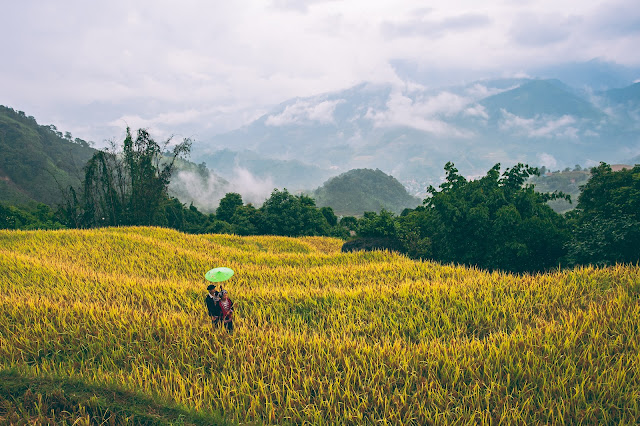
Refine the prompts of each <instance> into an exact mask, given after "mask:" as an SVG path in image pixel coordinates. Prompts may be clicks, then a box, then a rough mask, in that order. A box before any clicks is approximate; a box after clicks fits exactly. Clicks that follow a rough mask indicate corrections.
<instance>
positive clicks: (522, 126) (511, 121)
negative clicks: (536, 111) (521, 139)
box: [499, 109, 578, 139]
mask: <svg viewBox="0 0 640 426" xmlns="http://www.w3.org/2000/svg"><path fill="white" fill-rule="evenodd" d="M500 111H501V113H502V119H501V121H500V123H499V127H500V130H503V131H513V132H515V133H516V134H521V135H525V136H527V137H530V138H536V137H542V138H551V137H565V138H571V139H576V138H577V137H578V129H577V128H576V127H574V126H572V124H575V123H576V119H575V118H574V117H572V116H570V115H563V116H562V117H560V118H549V117H541V116H536V117H533V118H523V117H519V116H517V115H515V114H512V113H510V112H509V111H506V110H504V109H501V110H500Z"/></svg>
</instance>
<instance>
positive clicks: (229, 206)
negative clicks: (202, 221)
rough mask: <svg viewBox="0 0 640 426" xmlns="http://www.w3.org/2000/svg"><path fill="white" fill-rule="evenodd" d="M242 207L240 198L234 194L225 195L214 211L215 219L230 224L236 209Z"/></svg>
mask: <svg viewBox="0 0 640 426" xmlns="http://www.w3.org/2000/svg"><path fill="white" fill-rule="evenodd" d="M242 205H243V202H242V196H241V195H240V194H238V193H236V192H230V193H228V194H226V195H225V196H224V197H223V198H222V200H220V204H219V205H218V208H217V209H216V217H217V218H218V220H224V221H225V222H231V218H232V217H233V214H234V213H235V211H236V209H237V208H238V207H241V206H242Z"/></svg>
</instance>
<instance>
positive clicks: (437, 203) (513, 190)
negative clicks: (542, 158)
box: [398, 163, 567, 272]
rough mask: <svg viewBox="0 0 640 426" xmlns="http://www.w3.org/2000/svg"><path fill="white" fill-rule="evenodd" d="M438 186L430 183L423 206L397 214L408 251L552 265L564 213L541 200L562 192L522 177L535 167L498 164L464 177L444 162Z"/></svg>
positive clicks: (530, 266)
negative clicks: (470, 177) (471, 177)
mask: <svg viewBox="0 0 640 426" xmlns="http://www.w3.org/2000/svg"><path fill="white" fill-rule="evenodd" d="M445 171H446V180H445V182H444V183H442V184H441V185H440V191H438V190H436V189H435V188H433V187H430V188H429V193H430V197H429V198H427V199H425V200H424V204H425V206H424V207H423V208H417V209H415V210H414V211H411V212H406V213H405V215H404V216H401V217H400V218H399V230H398V235H399V238H401V240H402V241H403V243H404V245H405V250H406V252H407V253H408V254H409V255H411V256H412V257H420V258H430V259H434V260H437V261H440V262H446V263H448V262H455V263H462V264H466V265H475V266H478V267H481V268H486V269H490V270H508V271H513V272H534V271H543V270H547V269H549V268H552V267H554V266H557V264H558V260H559V259H560V257H561V256H562V255H563V254H564V251H563V245H564V243H565V241H566V239H567V232H566V229H565V228H566V226H565V221H564V219H563V218H562V217H561V216H560V215H558V214H557V213H555V212H554V211H553V210H551V208H550V207H549V206H547V205H546V202H547V201H549V200H551V199H556V198H560V197H564V194H561V193H555V194H540V193H537V192H535V191H534V189H533V186H532V185H525V184H524V183H525V182H526V180H527V179H528V178H529V176H531V175H535V174H537V173H538V171H537V169H535V168H532V167H529V166H526V165H522V164H518V165H516V166H515V167H513V168H511V169H507V170H506V171H505V172H504V173H503V174H502V176H501V175H500V165H499V164H496V165H495V166H494V167H492V168H491V169H490V170H489V171H488V172H487V175H486V176H484V177H482V178H481V179H478V180H474V181H467V180H466V179H465V178H464V177H463V176H461V175H460V174H458V170H457V169H456V168H455V167H454V165H453V164H452V163H447V164H446V165H445Z"/></svg>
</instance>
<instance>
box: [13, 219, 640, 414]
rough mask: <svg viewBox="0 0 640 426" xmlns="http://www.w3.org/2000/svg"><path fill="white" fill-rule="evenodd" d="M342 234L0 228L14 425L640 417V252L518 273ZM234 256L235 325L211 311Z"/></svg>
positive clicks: (233, 295) (231, 287)
mask: <svg viewBox="0 0 640 426" xmlns="http://www.w3.org/2000/svg"><path fill="white" fill-rule="evenodd" d="M342 243H343V241H342V240H339V239H332V238H328V237H301V238H288V237H269V236H253V237H239V236H234V235H216V234H204V235H188V234H183V233H180V232H177V231H173V230H169V229H163V228H155V227H122V228H100V229H94V230H61V231H0V263H1V268H2V272H3V273H2V279H1V281H0V283H1V284H0V289H1V292H0V396H1V399H0V423H5V424H34V423H35V424H47V423H59V424H63V423H65V422H66V423H67V424H123V423H134V424H135V423H145V424H166V423H179V424H247V423H248V424H303V423H307V424H576V423H582V424H634V423H638V422H640V402H639V401H640V355H639V353H640V351H639V349H640V348H639V346H640V330H639V328H640V303H639V302H638V295H639V294H640V268H639V267H638V266H637V265H636V266H612V267H607V268H591V267H578V268H575V269H573V270H562V271H557V272H549V273H545V274H535V275H529V274H524V275H512V274H506V273H500V272H492V273H489V272H485V271H483V270H479V269H474V268H468V267H461V266H453V265H440V264H437V263H432V262H422V261H415V260H410V259H409V258H407V257H405V256H403V255H399V254H395V253H392V252H387V251H373V252H357V253H342V252H341V251H340V248H341V245H342ZM219 265H223V266H228V267H230V268H232V269H233V270H234V271H235V272H236V273H235V275H234V277H233V278H232V279H231V280H229V282H228V284H227V286H226V287H227V288H228V289H229V292H230V294H231V297H232V298H233V300H234V302H235V306H236V325H235V330H234V332H233V334H227V333H225V332H224V331H220V330H214V329H213V328H212V326H211V324H210V322H209V321H208V318H207V316H206V313H205V311H204V303H203V297H204V296H205V295H206V290H205V288H206V282H205V281H204V277H203V274H204V272H206V271H207V270H208V269H210V268H212V267H214V266H219ZM61 408H62V409H61Z"/></svg>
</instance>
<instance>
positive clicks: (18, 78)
mask: <svg viewBox="0 0 640 426" xmlns="http://www.w3.org/2000/svg"><path fill="white" fill-rule="evenodd" d="M0 40H1V41H0V45H1V46H2V50H1V51H2V66H1V67H0V104H3V105H6V106H10V107H12V108H14V109H17V110H22V111H24V112H25V113H27V115H32V116H34V117H35V118H36V119H37V120H38V122H39V123H40V124H55V125H56V126H57V127H58V129H59V130H61V131H70V132H72V133H73V135H74V137H80V138H83V139H86V140H93V141H95V142H96V143H97V145H101V142H102V141H103V140H104V139H105V138H116V139H117V138H119V137H120V135H121V134H122V132H123V130H124V128H125V126H126V125H127V124H128V125H129V126H131V127H132V128H134V129H135V128H138V127H148V128H149V129H150V131H151V132H152V134H153V133H154V132H157V133H159V134H166V133H167V132H170V131H172V129H179V136H188V137H194V138H195V139H198V136H199V133H201V132H204V131H205V130H204V129H208V130H207V132H211V131H213V132H223V131H227V130H231V129H233V128H236V127H238V126H240V125H242V124H245V123H247V122H248V121H250V120H251V119H254V118H256V117H257V116H258V115H260V114H262V113H263V112H265V111H266V110H267V108H269V107H270V106H272V105H274V104H277V103H280V102H282V101H285V100H287V99H289V98H292V97H296V96H300V97H302V96H309V95H314V94H319V93H323V92H327V91H334V90H340V89H344V88H347V87H350V86H352V85H355V84H357V83H360V82H362V81H370V82H398V81H399V77H398V75H397V74H396V72H395V71H394V68H393V66H392V64H394V63H398V62H399V61H400V62H402V63H405V64H411V65H412V66H413V67H415V68H416V69H424V70H431V71H433V70H436V71H438V75H440V76H445V77H446V76H451V77H452V78H453V76H455V77H456V78H467V79H469V78H482V77H484V76H486V75H490V74H492V75H495V74H496V73H497V74H499V75H504V76H510V75H517V74H521V73H524V72H526V70H528V69H531V68H532V67H536V66H543V65H549V64H555V63H562V62H571V61H587V60H590V59H593V58H600V59H602V60H606V61H612V62H615V63H618V64H624V65H630V66H638V65H640V54H639V53H638V46H640V7H638V2H637V0H621V1H617V0H614V1H600V0H564V1H558V0H503V1H484V2H479V1H477V0H468V1H467V0H448V1H441V2H425V1H414V0H393V1H374V0H369V1H362V0H358V1H337V0H336V1H325V0H266V1H244V0H240V1H237V2H226V1H225V2H222V1H214V2H207V1H192V0H182V1H180V2H178V1H158V0H154V1H148V0H136V1H124V0H109V1H85V0H82V1H80V0H78V1H69V0H60V1H55V2H53V1H30V0H21V1H6V2H4V4H3V5H2V14H1V15H0ZM445 80H446V79H445ZM442 83H452V81H444V80H443V81H434V84H442ZM191 129H192V130H191Z"/></svg>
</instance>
